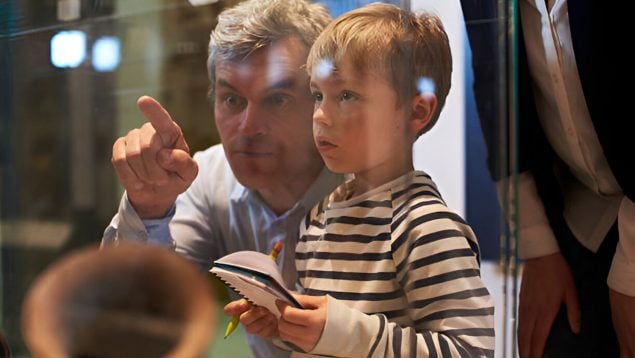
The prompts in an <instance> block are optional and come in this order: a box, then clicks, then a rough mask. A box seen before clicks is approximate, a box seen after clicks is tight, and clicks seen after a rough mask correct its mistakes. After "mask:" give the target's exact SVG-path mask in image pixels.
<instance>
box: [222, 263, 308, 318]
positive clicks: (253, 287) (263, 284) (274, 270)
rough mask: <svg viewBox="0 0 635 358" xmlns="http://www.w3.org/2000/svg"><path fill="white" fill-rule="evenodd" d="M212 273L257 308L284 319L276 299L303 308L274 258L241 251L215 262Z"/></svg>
mask: <svg viewBox="0 0 635 358" xmlns="http://www.w3.org/2000/svg"><path fill="white" fill-rule="evenodd" d="M210 272H211V273H213V274H214V275H216V276H218V277H219V278H220V279H221V280H222V281H223V282H224V283H225V284H226V285H228V286H229V287H230V288H231V289H233V290H234V291H236V292H237V293H238V294H240V295H241V296H243V297H245V298H246V299H247V300H249V301H250V302H252V303H253V304H255V305H257V306H262V307H266V308H267V309H268V310H269V311H270V312H271V313H273V314H274V315H276V317H280V312H279V311H278V307H277V306H276V299H279V300H282V301H285V302H287V303H289V304H290V305H291V306H294V307H298V308H302V305H300V303H298V301H296V300H295V298H293V296H292V295H291V292H290V291H289V290H287V289H286V288H285V287H284V281H283V280H282V275H281V274H280V271H279V270H278V266H277V265H276V262H275V261H274V260H272V259H271V257H270V256H268V255H265V254H263V253H261V252H257V251H238V252H234V253H232V254H229V255H226V256H223V257H221V258H220V259H218V260H216V261H214V266H213V267H212V268H211V269H210Z"/></svg>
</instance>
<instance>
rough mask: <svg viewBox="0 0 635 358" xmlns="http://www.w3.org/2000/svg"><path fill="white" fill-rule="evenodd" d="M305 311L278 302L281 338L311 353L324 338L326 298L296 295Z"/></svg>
mask: <svg viewBox="0 0 635 358" xmlns="http://www.w3.org/2000/svg"><path fill="white" fill-rule="evenodd" d="M295 298H296V299H297V300H298V302H300V304H302V306H304V307H305V309H301V308H294V307H291V306H289V305H288V304H287V303H285V302H283V301H280V300H278V301H276V305H277V306H278V310H280V313H281V316H280V320H279V321H278V331H279V332H280V333H279V334H280V338H282V339H284V340H285V341H287V342H289V343H293V344H294V345H296V346H298V347H299V348H301V349H302V350H304V351H305V352H310V351H311V350H312V349H313V348H315V345H316V344H317V342H318V341H319V340H320V337H322V331H323V330H324V325H325V324H326V296H306V295H295Z"/></svg>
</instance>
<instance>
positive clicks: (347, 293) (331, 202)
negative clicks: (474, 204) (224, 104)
mask: <svg viewBox="0 0 635 358" xmlns="http://www.w3.org/2000/svg"><path fill="white" fill-rule="evenodd" d="M353 186H354V180H353V181H349V182H347V183H344V184H342V185H341V186H340V187H339V188H338V189H337V190H336V191H334V192H333V193H332V194H331V195H329V196H328V197H327V198H325V199H324V200H323V201H322V202H321V203H319V204H317V205H316V206H315V207H314V208H313V209H312V210H311V212H310V213H309V214H308V215H307V217H306V218H305V221H304V224H303V225H302V226H301V228H300V240H299V242H298V246H297V248H296V266H297V269H298V275H299V279H300V283H301V285H302V286H303V287H304V289H305V290H306V293H307V294H309V295H329V296H330V297H328V300H327V301H328V304H327V305H328V306H327V320H326V324H325V327H324V331H323V333H322V336H321V338H320V340H319V342H318V343H317V345H316V347H315V348H314V349H313V350H312V351H311V352H310V353H312V354H321V355H331V356H347V357H369V356H370V357H393V356H394V357H414V356H417V357H428V356H429V357H437V356H442V357H449V356H469V357H473V356H488V357H493V356H494V306H493V300H492V298H491V297H490V295H489V292H488V291H487V288H485V286H484V284H483V282H482V281H481V278H480V271H479V256H478V244H477V241H476V238H475V236H474V233H473V232H472V230H471V228H470V227H469V226H468V225H467V224H466V223H465V222H464V221H463V220H462V219H461V217H460V216H458V215H457V214H455V213H453V212H452V211H450V210H449V209H448V208H447V206H446V205H445V203H444V202H443V200H442V199H441V196H440V195H439V192H438V190H437V189H436V186H435V184H434V183H433V182H432V180H431V179H430V177H429V176H427V175H426V174H425V173H423V172H419V171H415V172H411V173H409V174H407V175H405V176H403V177H400V178H398V179H396V180H394V181H392V182H390V183H387V184H385V185H382V186H380V187H378V188H376V189H373V190H371V191H369V192H367V193H364V194H362V195H360V196H356V197H353V198H350V199H348V197H349V194H350V193H351V192H352V188H353Z"/></svg>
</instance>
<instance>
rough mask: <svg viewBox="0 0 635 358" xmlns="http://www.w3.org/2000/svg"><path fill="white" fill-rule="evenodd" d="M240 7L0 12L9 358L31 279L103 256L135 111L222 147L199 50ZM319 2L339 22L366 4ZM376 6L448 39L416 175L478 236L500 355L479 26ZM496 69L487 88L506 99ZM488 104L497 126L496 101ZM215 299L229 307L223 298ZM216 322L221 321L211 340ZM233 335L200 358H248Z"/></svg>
mask: <svg viewBox="0 0 635 358" xmlns="http://www.w3.org/2000/svg"><path fill="white" fill-rule="evenodd" d="M237 2H239V1H237V0H221V1H218V0H211V1H210V0H207V1H206V0H196V1H195V0H190V1H187V0H135V1H129V0H57V1H53V0H51V1H40V0H9V1H2V0H0V269H1V271H0V334H1V335H2V336H4V339H5V341H6V342H7V345H8V347H9V349H10V351H11V353H12V356H16V357H22V356H29V355H30V354H29V352H28V350H27V349H26V347H25V346H24V342H23V339H22V337H21V334H20V312H21V305H22V301H23V299H24V295H25V293H26V291H27V290H28V288H29V287H30V285H31V284H32V282H33V280H34V279H35V278H36V277H37V276H38V275H39V274H40V273H41V272H42V271H43V270H44V269H45V268H46V267H47V266H49V265H50V264H51V263H52V262H54V261H55V260H56V259H58V258H60V257H61V256H63V255H65V254H66V253H68V252H70V251H72V250H74V249H77V248H80V247H84V246H86V245H91V244H93V245H94V244H97V243H99V241H100V239H101V236H102V233H103V230H104V229H105V228H106V226H107V225H108V223H109V221H110V219H111V218H112V216H113V215H114V213H115V212H116V209H117V206H118V203H119V200H120V197H121V194H122V189H121V187H120V186H119V184H118V182H117V179H116V176H115V173H114V170H113V169H112V166H111V163H110V155H111V148H112V144H113V143H114V140H115V139H116V138H117V137H119V136H122V135H124V134H125V133H127V132H128V131H129V130H131V129H133V128H136V127H138V126H140V125H141V124H142V123H143V116H142V115H141V114H140V113H139V112H138V110H137V108H136V100H137V98H138V97H139V96H141V95H150V96H153V97H155V98H157V99H158V100H159V101H160V102H161V103H162V104H163V105H164V107H165V108H166V109H167V110H168V111H169V112H170V113H171V114H172V116H173V118H174V120H176V121H177V122H178V123H179V125H180V126H181V128H182V129H183V131H184V134H185V137H186V139H187V141H188V144H189V145H190V148H191V150H192V151H193V152H194V151H197V150H201V149H204V148H206V147H208V146H210V145H212V144H215V143H217V142H218V134H217V132H216V129H215V127H214V118H213V105H212V103H211V102H210V101H209V100H208V99H207V92H208V89H209V82H208V77H207V72H206V71H207V70H206V57H207V44H208V40H209V32H210V30H211V29H212V28H213V27H214V26H215V24H216V16H217V15H218V13H219V12H220V11H222V10H223V9H224V8H225V7H230V6H232V5H233V4H235V3H237ZM320 2H322V3H324V4H325V5H327V6H328V8H329V10H330V11H331V13H332V14H333V16H337V15H339V14H341V13H342V12H345V11H348V10H350V9H353V8H355V7H359V6H362V5H365V4H367V3H370V2H372V1H362V0H341V1H338V0H330V1H326V0H325V1H320ZM385 2H390V3H393V4H395V5H398V6H400V7H403V8H407V9H412V10H421V9H426V10H429V11H432V12H435V13H437V14H439V15H440V16H441V17H442V19H443V21H444V23H445V24H446V30H447V32H448V33H449V35H450V42H451V46H452V51H453V60H454V62H455V63H454V66H453V68H454V72H453V79H452V90H451V92H450V95H449V97H448V102H447V103H446V107H445V109H444V111H443V113H442V118H441V119H440V120H439V124H438V125H437V126H435V128H433V130H432V131H431V132H430V133H429V134H426V135H425V136H423V137H422V139H420V141H419V142H417V144H416V146H415V163H416V166H417V168H419V169H423V170H425V171H427V172H428V173H430V174H431V175H432V176H433V178H434V179H435V180H436V181H437V183H439V184H440V190H441V192H442V194H443V196H444V197H445V199H446V201H447V202H448V205H449V206H450V207H451V208H453V209H454V210H456V211H457V212H458V213H459V214H461V215H462V216H463V217H464V218H466V220H467V221H468V223H469V224H470V225H471V226H472V227H473V228H474V230H475V231H476V234H477V236H478V238H479V241H480V244H481V250H482V258H483V277H484V279H485V280H486V282H487V284H488V288H489V289H490V291H492V293H494V295H495V299H496V304H497V311H496V314H497V323H498V328H497V329H498V330H499V331H498V332H497V342H498V346H499V347H500V348H501V349H499V350H498V352H497V355H498V356H506V355H505V353H507V351H509V350H510V349H512V348H510V347H511V346H512V343H513V342H511V341H512V340H513V337H512V336H513V335H509V334H507V332H509V331H510V329H512V328H513V318H514V314H513V312H514V309H515V294H516V293H515V286H516V280H515V279H514V277H516V267H515V264H514V263H515V259H514V251H515V247H514V239H513V237H514V236H513V232H510V231H509V230H508V229H507V226H506V224H505V220H504V219H503V216H502V214H501V212H502V211H501V208H500V207H499V205H498V201H497V198H496V193H495V187H494V183H493V182H492V181H491V179H490V177H489V174H488V172H487V165H486V156H487V152H486V149H485V145H484V144H483V135H482V132H481V128H480V125H479V120H478V116H477V114H476V109H475V105H474V99H473V95H472V92H471V86H472V79H473V74H472V72H471V64H470V51H469V45H468V43H467V39H466V35H465V28H466V26H480V25H482V23H478V24H465V23H464V21H463V18H462V14H461V11H460V4H459V2H458V0H456V1H455V0H420V1H417V0H412V1H410V0H395V1H385ZM500 3H501V5H500V6H501V9H502V10H501V14H502V15H501V16H499V17H497V18H493V19H486V21H485V22H486V23H489V24H490V25H493V26H495V27H499V28H501V29H502V31H503V32H504V31H505V29H506V28H507V27H508V26H509V21H510V20H508V17H506V16H505V15H504V14H505V10H506V6H508V5H507V3H513V1H509V2H508V1H502V0H501V1H500ZM511 45H513V37H512V38H510V37H509V36H508V37H506V36H501V37H500V43H498V44H494V46H495V47H496V48H497V53H499V54H500V56H501V60H503V61H502V62H503V63H504V62H505V60H506V58H505V56H506V55H505V54H506V53H508V51H507V49H508V48H509V46H511ZM501 68H502V69H501V70H500V71H501V73H500V80H499V81H498V82H497V83H493V84H492V86H498V87H500V91H501V93H505V89H506V87H507V86H508V83H507V81H506V80H505V78H506V76H507V73H506V72H504V71H507V69H506V68H505V66H501ZM493 101H494V105H496V106H499V107H500V108H501V113H506V111H507V106H508V103H507V99H506V97H505V96H501V97H500V98H495V99H493ZM502 118H505V119H504V120H503V119H502ZM508 123H509V122H508V119H507V117H506V116H505V117H501V120H500V124H499V128H498V130H499V131H500V132H501V133H502V134H503V135H502V137H506V135H507V134H508V133H509V132H510V130H512V128H510V125H509V124H508ZM500 149H501V150H500V152H501V153H503V155H502V156H501V158H498V160H501V161H505V162H506V161H507V159H509V158H508V157H507V156H509V157H513V155H510V154H509V153H513V152H514V147H513V143H507V142H504V141H503V142H502V144H501V148H500ZM505 210H509V209H508V208H505ZM219 287H220V286H219ZM217 294H218V295H219V297H220V298H221V299H226V296H224V295H225V292H224V291H223V289H222V288H218V289H217ZM219 309H222V305H221V307H220V308H219ZM219 312H220V311H219ZM226 322H227V320H226V318H225V317H224V316H222V315H220V316H219V323H218V327H222V328H221V329H218V330H216V331H217V335H218V337H220V335H222V333H223V332H224V327H225V324H226ZM241 334H242V331H241V330H238V331H237V332H236V334H234V335H232V336H231V337H230V338H228V339H227V340H222V338H221V339H220V340H215V342H214V343H212V345H211V346H210V348H209V356H221V357H223V356H234V357H244V356H250V352H249V349H248V347H247V345H246V344H245V343H244V338H243V336H242V335H241Z"/></svg>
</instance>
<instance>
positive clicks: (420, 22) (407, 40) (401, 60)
mask: <svg viewBox="0 0 635 358" xmlns="http://www.w3.org/2000/svg"><path fill="white" fill-rule="evenodd" d="M344 56H346V58H347V59H349V60H350V61H352V64H353V66H354V68H356V69H359V71H360V74H367V73H368V72H372V71H376V72H377V73H379V74H380V75H383V76H385V78H386V79H387V80H388V81H389V83H390V84H391V85H392V86H393V87H394V89H395V91H396V92H397V96H398V99H399V102H400V103H399V104H404V105H405V104H407V103H408V101H410V99H411V98H412V96H414V95H416V94H418V93H421V92H422V91H427V90H431V91H434V94H435V95H436V97H437V108H436V110H435V112H434V114H433V116H432V120H431V121H430V124H429V125H428V126H427V127H426V128H425V129H424V130H423V131H422V132H421V133H419V134H422V133H423V132H426V131H427V130H429V129H430V128H432V126H433V125H434V124H435V123H436V121H437V119H438V118H439V113H440V112H441V109H442V108H443V105H444V104H445V99H446V97H447V95H448V92H449V91H450V82H451V76H452V54H451V53H450V44H449V41H448V36H447V34H446V33H445V30H444V29H443V24H442V23H441V20H440V19H439V18H438V17H437V16H435V15H431V14H428V13H419V14H414V13H412V12H410V11H406V10H402V9H400V8H398V7H396V6H394V5H390V4H382V3H373V4H370V5H367V6H364V7H361V8H358V9H355V10H352V11H349V12H347V13H345V14H343V15H341V16H340V17H338V18H337V19H335V20H334V21H333V22H331V23H330V24H329V25H328V26H327V27H326V28H325V29H324V31H323V32H322V33H321V34H320V36H319V37H318V38H317V40H316V41H315V43H314V45H313V47H312V48H311V51H310V53H309V57H308V60H307V70H308V71H309V74H310V75H312V74H313V70H314V68H315V67H316V66H318V65H319V64H320V63H321V62H322V61H323V60H325V59H326V60H331V61H333V64H334V65H335V66H336V67H337V63H338V62H340V61H341V60H342V59H343V58H344ZM422 79H426V80H430V82H427V83H432V84H433V85H432V86H429V85H428V86H425V87H426V88H424V89H421V86H420V83H421V80H422ZM424 83H426V82H425V80H424Z"/></svg>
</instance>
